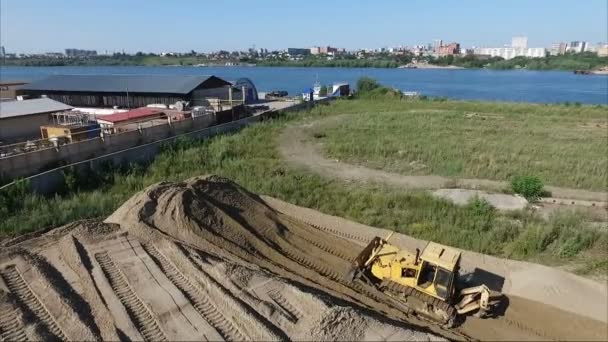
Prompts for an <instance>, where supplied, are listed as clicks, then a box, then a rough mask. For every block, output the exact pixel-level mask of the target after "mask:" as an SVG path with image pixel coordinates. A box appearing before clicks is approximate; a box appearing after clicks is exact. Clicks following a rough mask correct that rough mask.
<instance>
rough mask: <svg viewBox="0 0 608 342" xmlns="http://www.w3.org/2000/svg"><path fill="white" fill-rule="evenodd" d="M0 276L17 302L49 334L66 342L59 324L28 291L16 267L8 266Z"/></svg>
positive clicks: (27, 286)
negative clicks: (37, 320) (26, 309)
mask: <svg viewBox="0 0 608 342" xmlns="http://www.w3.org/2000/svg"><path fill="white" fill-rule="evenodd" d="M0 274H1V275H2V278H3V279H4V281H5V282H6V286H7V287H8V289H9V290H10V291H11V292H12V293H13V294H15V296H16V297H17V298H16V299H17V301H18V302H21V303H22V304H23V305H24V306H26V307H27V308H28V309H29V310H31V311H32V312H33V313H34V315H36V317H37V318H38V319H39V320H40V321H41V322H42V323H43V324H44V325H46V327H47V328H48V330H49V332H50V333H51V334H53V335H54V336H55V337H57V338H58V339H60V340H63V341H66V340H67V337H66V335H65V333H64V332H63V331H62V330H61V328H60V327H59V324H57V322H56V321H55V319H54V318H53V316H51V314H50V313H49V311H48V310H47V308H46V307H45V306H44V304H43V303H42V301H40V299H39V298H38V296H36V294H35V293H34V292H33V291H32V289H30V287H29V285H28V284H27V283H26V282H25V280H24V279H23V277H22V276H21V273H20V272H19V270H18V269H17V267H16V266H15V265H10V266H8V267H6V268H5V269H4V270H2V272H0Z"/></svg>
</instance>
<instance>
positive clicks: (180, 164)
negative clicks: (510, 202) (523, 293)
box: [0, 100, 608, 274]
mask: <svg viewBox="0 0 608 342" xmlns="http://www.w3.org/2000/svg"><path fill="white" fill-rule="evenodd" d="M393 105H396V104H393V103H386V104H383V105H382V106H383V107H382V108H383V110H385V111H388V112H390V111H394V109H391V107H392V106H393ZM416 105H420V104H416ZM441 105H442V106H443V105H446V106H447V104H441ZM458 105H461V104H458ZM370 106H371V105H370V103H369V101H359V100H357V101H345V102H340V103H335V104H332V105H331V106H319V107H316V108H315V109H314V110H313V111H312V112H300V113H290V114H288V115H286V116H285V117H283V118H281V119H277V120H274V121H271V122H266V123H260V124H257V125H254V126H251V127H248V128H246V129H244V130H242V131H241V132H239V133H236V134H233V135H225V136H220V137H216V138H213V139H209V140H205V141H179V142H178V143H176V144H174V145H171V146H167V147H166V149H165V150H164V152H163V153H161V154H160V155H159V156H158V157H157V158H156V160H155V161H154V162H152V163H151V164H150V165H147V166H145V167H141V166H139V167H136V166H134V167H131V168H128V169H125V170H109V171H105V172H99V171H98V173H99V174H93V171H92V173H90V174H86V175H80V176H78V175H76V177H70V179H72V181H71V182H70V184H68V186H66V187H67V189H66V191H65V192H64V193H62V194H60V195H56V196H53V197H41V196H37V195H33V194H30V193H29V192H27V191H20V187H16V188H14V190H13V191H12V192H11V193H10V194H6V193H5V194H4V195H3V196H4V197H1V196H0V216H1V217H2V218H3V219H2V220H1V221H0V232H1V233H2V234H3V235H4V236H8V235H15V234H21V233H24V232H28V231H35V230H39V229H41V228H43V227H48V226H58V225H62V224H65V223H68V222H71V221H73V220H77V219H82V218H91V217H99V216H105V215H108V214H110V213H111V212H112V211H113V210H115V209H116V208H117V207H118V206H119V205H120V204H121V203H122V202H123V201H125V200H126V199H127V198H129V197H130V196H132V195H133V194H134V193H135V192H137V191H139V190H142V189H143V188H145V187H146V186H148V185H150V184H153V183H156V182H159V181H179V180H183V179H186V178H189V177H192V176H197V175H202V174H209V173H213V174H218V175H222V176H226V177H229V178H231V179H233V180H234V181H236V182H238V183H240V184H241V185H243V186H244V187H246V188H247V189H249V190H251V191H253V192H257V193H261V194H267V195H270V196H274V197H277V198H280V199H283V200H286V201H288V202H291V203H294V204H297V205H302V206H306V207H310V208H314V209H318V210H320V211H322V212H325V213H328V214H332V215H337V216H342V217H346V218H349V219H352V220H355V221H359V222H362V223H365V224H369V225H373V226H377V227H383V228H388V229H393V230H397V231H400V232H403V233H406V234H410V235H412V236H415V237H418V238H423V239H431V240H435V241H438V242H442V243H446V244H449V245H452V246H457V247H461V248H465V249H470V250H474V251H479V252H483V253H488V254H492V255H498V256H505V257H511V258H517V259H523V260H534V261H540V262H544V263H549V264H558V265H560V264H572V263H576V264H577V265H579V266H577V269H576V271H578V272H582V273H591V274H596V273H598V272H604V273H605V272H606V271H608V263H607V262H606V261H605V260H606V259H607V257H608V233H607V232H606V231H605V230H600V229H597V228H596V227H593V226H591V225H587V224H586V223H585V222H584V220H583V218H582V217H581V216H580V215H579V214H576V213H574V214H568V213H561V214H557V215H555V216H553V217H552V218H551V219H550V220H548V221H546V220H543V219H541V218H540V217H538V216H537V215H536V214H535V213H533V212H529V211H521V212H514V213H510V214H508V215H505V214H501V213H498V212H497V211H496V210H494V208H492V207H491V206H489V205H487V203H484V202H481V201H477V202H472V203H471V204H469V205H468V206H465V207H458V206H455V205H453V204H451V203H449V202H447V201H443V200H438V199H434V198H433V197H431V196H430V195H428V194H426V193H425V192H405V191H401V190H395V189H391V188H387V187H384V186H382V185H360V184H349V183H344V182H341V181H336V180H328V179H324V178H322V177H320V176H318V175H315V174H311V173H308V172H306V171H303V170H297V169H292V168H291V167H290V166H288V165H287V164H286V163H285V162H284V161H282V160H281V159H280V156H279V153H278V152H277V137H278V136H279V134H280V132H281V130H282V128H283V127H284V126H285V125H286V123H288V122H293V121H295V120H300V119H302V118H309V119H310V118H314V119H317V118H322V117H325V116H327V115H331V113H337V112H343V111H344V110H345V109H349V108H350V110H353V111H355V110H356V109H359V110H360V111H361V112H369V111H370ZM79 179H84V180H88V181H89V182H88V183H87V182H83V181H79ZM91 179H97V180H98V181H96V182H92V181H90V180H91ZM74 180H76V181H74Z"/></svg>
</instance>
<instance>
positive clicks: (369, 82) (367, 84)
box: [357, 77, 380, 93]
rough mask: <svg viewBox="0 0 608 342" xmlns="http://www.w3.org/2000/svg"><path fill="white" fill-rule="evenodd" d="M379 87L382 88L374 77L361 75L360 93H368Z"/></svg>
mask: <svg viewBox="0 0 608 342" xmlns="http://www.w3.org/2000/svg"><path fill="white" fill-rule="evenodd" d="M377 88H380V84H379V83H378V81H376V80H374V79H373V78H369V77H361V78H360V79H359V80H358V81H357V91H359V92H360V93H368V92H371V91H372V90H374V89H377Z"/></svg>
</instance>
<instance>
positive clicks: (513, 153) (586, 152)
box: [316, 100, 608, 191]
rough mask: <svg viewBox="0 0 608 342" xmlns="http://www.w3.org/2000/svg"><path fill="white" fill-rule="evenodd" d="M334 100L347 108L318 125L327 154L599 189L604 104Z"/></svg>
mask: <svg viewBox="0 0 608 342" xmlns="http://www.w3.org/2000/svg"><path fill="white" fill-rule="evenodd" d="M374 102H376V101H373V102H372V101H368V102H367V103H366V104H365V105H361V104H360V103H359V102H348V101H344V102H340V103H338V104H337V105H336V106H333V107H332V109H331V110H332V112H335V113H345V114H352V115H347V116H345V117H344V118H343V119H342V120H340V121H339V124H337V125H332V126H330V127H327V128H326V129H319V130H318V132H317V133H316V135H317V136H323V137H324V138H323V139H324V140H323V142H324V143H325V148H326V152H327V154H328V156H329V157H331V158H332V159H339V160H342V161H345V162H349V163H353V164H359V165H365V166H368V167H371V168H376V169H382V170H387V171H392V172H397V173H402V174H414V175H423V174H437V175H442V176H449V177H452V176H454V177H467V178H483V179H493V180H509V179H510V178H511V177H513V176H514V175H522V174H525V175H536V176H538V177H540V178H541V179H542V180H543V181H544V182H545V183H546V184H549V185H555V186H563V187H572V188H582V189H591V190H596V191H603V190H605V189H606V181H607V179H608V178H607V177H608V158H607V157H606V156H607V155H608V135H607V132H608V117H607V112H606V108H605V107H601V108H596V107H590V106H580V107H576V106H563V105H559V106H555V105H552V106H547V105H529V104H528V105H517V104H492V103H475V102H443V103H442V102H429V101H413V102H409V101H399V100H386V101H384V102H383V103H382V104H377V103H374Z"/></svg>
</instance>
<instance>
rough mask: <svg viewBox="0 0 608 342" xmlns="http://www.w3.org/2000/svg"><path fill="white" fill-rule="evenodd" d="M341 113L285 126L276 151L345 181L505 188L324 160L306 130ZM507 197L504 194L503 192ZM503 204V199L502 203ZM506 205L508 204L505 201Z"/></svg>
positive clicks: (594, 197) (565, 201) (600, 195)
mask: <svg viewBox="0 0 608 342" xmlns="http://www.w3.org/2000/svg"><path fill="white" fill-rule="evenodd" d="M342 118H343V116H332V117H329V118H325V119H322V120H318V121H315V122H308V123H297V124H295V125H293V126H289V127H287V128H286V129H285V130H284V131H283V133H282V134H281V136H280V137H279V141H280V143H279V144H278V146H279V152H280V154H281V156H282V157H283V158H284V159H285V160H286V161H288V162H291V163H292V164H294V165H297V166H299V167H304V168H306V169H309V170H311V171H313V172H316V173H319V174H322V175H323V176H326V177H332V178H339V179H344V180H347V181H363V182H380V183H386V184H391V185H393V186H398V187H401V188H406V189H429V190H437V189H443V190H445V191H447V190H446V188H449V189H450V190H454V188H462V189H469V190H479V189H487V190H492V191H496V192H501V191H502V189H505V188H507V187H508V184H507V182H501V181H494V180H488V179H466V178H448V177H443V176H437V175H425V176H410V175H402V174H397V173H392V172H385V171H382V170H375V169H370V168H367V167H364V166H358V165H351V164H348V163H344V162H341V161H339V160H332V159H328V158H326V157H325V156H324V155H323V152H322V146H320V145H319V144H318V143H315V142H313V141H312V139H311V137H310V136H309V131H310V129H312V128H317V127H326V126H328V125H333V124H336V123H338V122H339V121H340V120H341V119H342ZM545 188H546V189H547V190H548V191H550V192H551V194H552V196H553V197H552V198H551V199H549V200H550V201H552V202H553V200H555V203H561V204H562V205H564V206H567V205H576V206H582V207H593V208H595V209H597V210H598V211H602V210H603V211H604V212H605V210H606V208H607V207H608V193H605V192H593V191H587V190H580V189H570V188H562V187H555V186H545ZM503 196H505V197H506V196H508V195H503ZM511 197H512V198H511V199H509V200H506V199H501V200H500V201H498V202H497V203H499V204H500V203H503V202H505V201H508V202H509V203H511V202H514V203H515V202H518V201H519V200H518V198H517V197H516V196H511ZM505 203H506V202H505ZM505 206H510V204H505Z"/></svg>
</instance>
